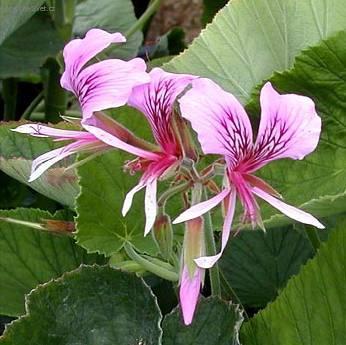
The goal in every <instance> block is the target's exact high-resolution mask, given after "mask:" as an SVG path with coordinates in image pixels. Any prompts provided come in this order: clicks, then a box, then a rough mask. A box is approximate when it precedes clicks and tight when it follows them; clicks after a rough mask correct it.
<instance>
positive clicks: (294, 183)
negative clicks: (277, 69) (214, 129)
mask: <svg viewBox="0 0 346 345" xmlns="http://www.w3.org/2000/svg"><path fill="white" fill-rule="evenodd" d="M345 40H346V32H344V31H343V32H341V33H339V34H338V35H336V36H335V37H332V38H330V39H328V40H326V41H323V42H322V43H321V44H320V45H318V46H316V47H313V48H311V49H307V50H306V51H304V52H303V53H302V54H301V55H300V56H298V57H297V60H296V62H295V64H294V67H293V69H292V70H290V71H287V72H284V73H281V74H278V73H276V74H275V75H274V77H273V78H272V79H271V81H272V83H273V85H274V86H275V87H276V88H277V89H279V90H280V91H281V92H283V93H298V94H303V95H306V96H309V97H311V98H312V99H313V100H314V101H315V102H316V106H317V112H318V113H319V114H320V116H321V117H322V134H321V139H320V143H319V145H318V147H317V150H316V151H315V152H314V153H313V154H311V155H310V156H308V157H306V158H305V159H304V160H303V161H292V160H281V161H278V162H275V163H273V164H269V165H268V166H267V167H265V168H264V169H263V170H261V172H260V174H261V177H263V178H264V179H265V180H266V181H268V182H269V183H270V184H271V185H272V186H274V188H277V190H279V191H280V193H281V194H282V195H283V196H284V197H285V199H286V200H287V201H288V202H289V203H291V204H294V205H301V204H302V206H303V208H304V209H306V210H308V211H310V212H311V213H313V214H314V215H315V216H319V217H323V216H329V215H333V214H337V213H341V212H344V211H345V210H346V139H345V138H346V103H345V101H344V98H345V94H346V83H345V61H346V48H345ZM255 99H258V97H255ZM250 108H253V107H250ZM262 213H263V215H264V217H265V218H267V219H268V218H269V217H270V216H271V215H273V214H275V211H274V210H273V209H269V208H265V209H262ZM287 221H288V219H287V218H285V219H284V218H283V217H279V216H275V217H273V219H271V220H270V222H268V223H267V224H268V226H269V225H270V226H273V225H278V224H280V223H281V224H283V223H284V222H287Z"/></svg>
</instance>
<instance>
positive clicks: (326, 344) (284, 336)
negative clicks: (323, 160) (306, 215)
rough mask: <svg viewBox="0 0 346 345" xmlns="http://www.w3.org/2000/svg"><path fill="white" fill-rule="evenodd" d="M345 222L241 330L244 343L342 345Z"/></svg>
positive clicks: (345, 327)
mask: <svg viewBox="0 0 346 345" xmlns="http://www.w3.org/2000/svg"><path fill="white" fill-rule="evenodd" d="M345 234H346V221H343V222H340V223H339V225H338V226H337V228H336V229H335V230H334V231H333V232H332V233H331V234H330V237H329V240H328V241H327V242H326V243H324V244H322V246H321V248H320V250H319V252H318V254H317V255H316V257H315V258H314V259H313V260H311V261H309V262H308V264H307V265H306V266H305V267H304V268H303V269H302V270H301V272H300V273H299V275H297V276H295V277H293V278H292V279H291V280H290V281H289V282H288V284H287V286H286V288H285V289H284V290H283V291H282V293H281V294H280V295H279V297H278V298H277V299H276V300H275V302H273V303H272V304H270V305H269V306H268V307H267V308H266V309H264V310H263V311H262V312H260V313H259V314H257V315H256V316H255V317H254V318H253V319H252V320H250V321H249V322H248V323H246V324H245V325H244V326H243V328H242V329H241V334H242V343H243V344H246V345H252V344H253V345H260V344H266V345H271V344H273V345H274V344H275V345H292V344H299V345H305V344H306V345H308V344H318V345H330V344H334V345H344V344H345V333H346V324H345V315H346V294H345V285H346V274H345V272H346V235H345Z"/></svg>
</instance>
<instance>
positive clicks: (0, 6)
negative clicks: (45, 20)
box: [0, 0, 43, 44]
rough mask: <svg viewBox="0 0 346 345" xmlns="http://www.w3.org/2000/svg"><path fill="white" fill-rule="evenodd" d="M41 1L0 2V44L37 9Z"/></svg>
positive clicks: (9, 0)
mask: <svg viewBox="0 0 346 345" xmlns="http://www.w3.org/2000/svg"><path fill="white" fill-rule="evenodd" d="M42 3H43V0H17V1H13V0H0V44H2V42H3V41H4V40H5V39H6V38H7V37H8V36H10V35H11V34H12V32H14V31H15V30H16V29H17V28H19V27H20V26H21V25H22V24H24V23H25V22H26V21H27V20H28V19H29V18H30V17H31V16H33V14H34V13H35V12H36V11H37V10H38V9H39V7H40V5H41V4H42Z"/></svg>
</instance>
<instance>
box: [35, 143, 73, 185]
mask: <svg viewBox="0 0 346 345" xmlns="http://www.w3.org/2000/svg"><path fill="white" fill-rule="evenodd" d="M70 146H71V145H67V146H64V147H60V148H59V149H55V150H52V151H49V152H47V153H44V154H43V155H41V156H39V157H37V158H36V159H35V160H33V162H32V168H31V175H30V178H29V182H32V181H34V180H36V179H37V178H38V177H40V176H41V175H42V174H43V173H44V172H45V171H46V170H48V169H49V168H50V167H51V166H52V165H54V164H55V163H57V162H59V161H60V160H62V159H64V158H66V157H67V156H70V155H72V154H74V153H76V150H74V149H72V148H70Z"/></svg>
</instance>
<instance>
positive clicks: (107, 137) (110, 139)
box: [83, 123, 160, 160]
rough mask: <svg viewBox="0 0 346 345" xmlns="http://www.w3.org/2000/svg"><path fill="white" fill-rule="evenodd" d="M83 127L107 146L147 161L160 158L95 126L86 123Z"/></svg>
mask: <svg viewBox="0 0 346 345" xmlns="http://www.w3.org/2000/svg"><path fill="white" fill-rule="evenodd" d="M83 127H84V128H85V129H86V130H87V131H88V132H90V133H92V134H93V135H94V136H95V137H96V138H98V139H99V140H101V141H103V142H104V143H106V144H107V145H110V146H113V147H116V148H118V149H121V150H124V151H126V152H129V153H132V154H133V155H135V156H139V157H143V158H147V159H153V160H155V159H157V158H159V157H160V156H159V155H157V154H156V153H153V152H150V151H146V150H143V149H140V148H138V147H135V146H132V145H129V144H127V143H125V142H124V141H122V140H120V139H118V138H117V137H116V136H114V135H112V134H110V133H108V132H107V131H105V130H104V129H101V128H98V127H95V126H91V125H88V124H85V123H84V124H83Z"/></svg>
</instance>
